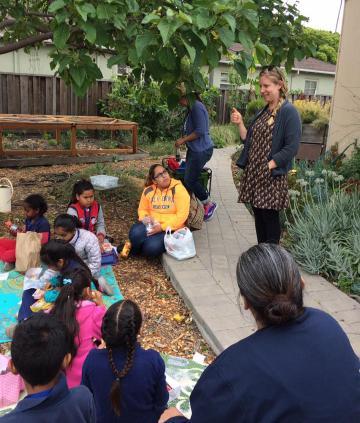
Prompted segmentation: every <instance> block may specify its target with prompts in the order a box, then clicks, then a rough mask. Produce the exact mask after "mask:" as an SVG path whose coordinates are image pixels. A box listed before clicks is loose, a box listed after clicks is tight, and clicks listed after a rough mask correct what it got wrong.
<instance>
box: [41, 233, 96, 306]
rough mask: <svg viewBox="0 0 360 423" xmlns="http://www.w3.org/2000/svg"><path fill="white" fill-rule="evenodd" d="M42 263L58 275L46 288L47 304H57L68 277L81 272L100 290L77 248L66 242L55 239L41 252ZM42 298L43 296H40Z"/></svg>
mask: <svg viewBox="0 0 360 423" xmlns="http://www.w3.org/2000/svg"><path fill="white" fill-rule="evenodd" d="M40 258H41V262H42V263H43V264H44V265H46V266H47V267H48V269H51V270H53V271H55V272H58V275H57V276H55V277H53V278H51V279H50V280H49V281H48V282H49V283H48V284H47V286H45V289H44V293H43V297H44V300H45V301H46V302H47V303H55V301H56V299H57V297H58V295H59V291H60V289H61V287H62V286H63V285H64V284H63V280H64V279H66V278H67V275H68V274H70V273H72V272H74V271H77V270H81V271H83V273H85V274H86V275H87V277H88V279H89V280H90V282H92V283H93V284H94V286H95V288H96V289H100V286H99V282H98V280H97V279H96V278H95V277H94V276H93V275H92V274H91V272H90V269H89V268H88V266H87V265H86V263H85V262H84V261H83V260H82V259H81V258H80V257H79V256H78V255H77V254H76V251H75V248H74V247H73V246H72V245H71V244H70V243H67V242H66V241H64V240H60V239H53V240H51V241H50V242H48V243H47V244H46V245H43V246H42V248H41V250H40ZM40 296H41V295H40Z"/></svg>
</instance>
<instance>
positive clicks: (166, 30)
mask: <svg viewBox="0 0 360 423" xmlns="http://www.w3.org/2000/svg"><path fill="white" fill-rule="evenodd" d="M181 25H182V22H180V21H176V20H170V19H168V18H163V19H161V21H160V22H159V24H158V26H157V27H158V29H159V31H160V35H161V38H162V40H163V44H164V46H165V45H166V44H167V43H168V42H169V40H170V38H171V36H172V35H173V34H174V32H175V31H176V30H177V29H178V28H179V27H180V26H181Z"/></svg>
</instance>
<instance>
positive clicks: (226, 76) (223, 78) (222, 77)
mask: <svg viewBox="0 0 360 423" xmlns="http://www.w3.org/2000/svg"><path fill="white" fill-rule="evenodd" d="M220 82H225V83H228V82H229V73H228V72H221V74H220Z"/></svg>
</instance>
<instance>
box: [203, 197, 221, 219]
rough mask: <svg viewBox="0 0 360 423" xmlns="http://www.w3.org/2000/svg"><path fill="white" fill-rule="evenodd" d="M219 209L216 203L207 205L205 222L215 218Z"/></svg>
mask: <svg viewBox="0 0 360 423" xmlns="http://www.w3.org/2000/svg"><path fill="white" fill-rule="evenodd" d="M217 207H218V206H217V204H216V203H215V201H211V202H210V203H207V204H205V206H204V211H205V215H204V221H205V222H208V221H209V220H211V219H212V218H213V217H214V214H215V211H216V209H217Z"/></svg>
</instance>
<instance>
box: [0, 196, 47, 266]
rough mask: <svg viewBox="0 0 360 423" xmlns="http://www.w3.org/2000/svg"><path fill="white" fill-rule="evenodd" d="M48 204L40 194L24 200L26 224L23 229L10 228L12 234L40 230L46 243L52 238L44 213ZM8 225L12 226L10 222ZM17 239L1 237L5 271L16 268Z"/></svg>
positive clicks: (0, 258)
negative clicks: (14, 229)
mask: <svg viewBox="0 0 360 423" xmlns="http://www.w3.org/2000/svg"><path fill="white" fill-rule="evenodd" d="M47 209H48V206H47V204H46V201H45V199H44V197H42V196H41V195H39V194H31V195H29V196H28V197H26V198H25V200H24V212H25V222H24V223H25V226H24V227H23V228H21V229H17V230H16V231H13V230H12V229H10V233H11V235H14V236H16V234H17V232H29V231H31V232H38V233H41V234H42V243H46V242H48V241H49V239H50V225H49V222H48V220H47V219H46V217H44V214H45V213H46V212H47ZM7 226H11V222H8V224H7ZM15 249H16V239H8V238H1V239H0V260H2V261H4V262H5V263H6V264H5V267H4V271H6V272H7V271H9V270H11V269H13V268H14V263H15V261H16V257H15Z"/></svg>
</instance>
